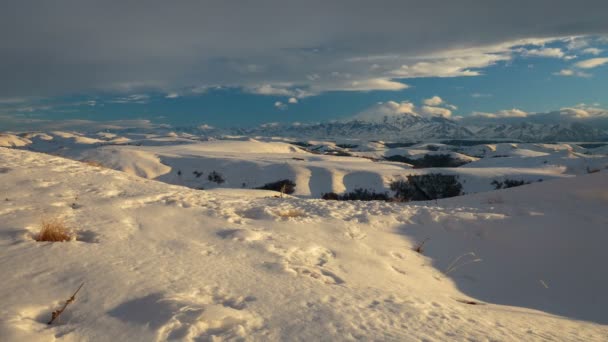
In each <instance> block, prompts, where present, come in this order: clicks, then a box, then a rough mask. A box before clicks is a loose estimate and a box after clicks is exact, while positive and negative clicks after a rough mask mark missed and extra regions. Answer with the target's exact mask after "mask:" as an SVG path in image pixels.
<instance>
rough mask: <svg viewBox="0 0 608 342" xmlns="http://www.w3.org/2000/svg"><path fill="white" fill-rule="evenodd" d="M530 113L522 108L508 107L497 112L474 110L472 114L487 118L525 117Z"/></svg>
mask: <svg viewBox="0 0 608 342" xmlns="http://www.w3.org/2000/svg"><path fill="white" fill-rule="evenodd" d="M528 115H529V114H528V113H526V112H524V111H523V110H520V109H516V108H513V109H507V110H501V111H498V112H496V113H484V112H474V113H473V114H472V116H473V117H478V118H486V119H501V118H525V117H527V116H528Z"/></svg>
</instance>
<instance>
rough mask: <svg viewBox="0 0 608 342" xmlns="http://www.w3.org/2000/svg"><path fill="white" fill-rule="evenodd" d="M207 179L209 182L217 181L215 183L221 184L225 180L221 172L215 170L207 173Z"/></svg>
mask: <svg viewBox="0 0 608 342" xmlns="http://www.w3.org/2000/svg"><path fill="white" fill-rule="evenodd" d="M207 179H208V180H209V181H210V182H213V183H217V184H222V183H224V182H225V181H226V180H225V179H224V177H222V174H221V173H219V172H216V171H211V173H209V175H208V176H207Z"/></svg>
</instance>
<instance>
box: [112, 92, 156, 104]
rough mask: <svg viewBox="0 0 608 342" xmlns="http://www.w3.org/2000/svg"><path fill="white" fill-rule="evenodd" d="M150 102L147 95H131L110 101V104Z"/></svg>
mask: <svg viewBox="0 0 608 342" xmlns="http://www.w3.org/2000/svg"><path fill="white" fill-rule="evenodd" d="M149 100H150V95H147V94H133V95H128V96H124V97H117V98H114V99H112V100H110V101H109V102H110V103H137V104H146V103H148V101H149Z"/></svg>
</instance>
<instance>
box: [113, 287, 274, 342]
mask: <svg viewBox="0 0 608 342" xmlns="http://www.w3.org/2000/svg"><path fill="white" fill-rule="evenodd" d="M255 300H256V299H255V297H252V296H247V297H233V296H230V295H227V294H226V293H225V292H224V291H222V290H221V289H217V288H216V289H212V290H208V289H207V290H203V291H193V292H191V293H179V294H174V295H167V294H163V293H153V294H150V295H147V296H144V297H141V298H136V299H133V300H130V301H127V302H124V303H123V304H121V305H119V306H117V307H116V308H114V309H113V310H111V311H110V312H109V314H110V316H112V317H114V318H117V319H119V320H122V321H125V322H128V323H131V324H140V325H142V326H147V327H148V328H149V329H151V330H153V331H154V332H155V333H156V338H157V341H173V340H179V341H201V340H205V341H207V340H213V341H215V340H216V339H220V340H226V339H227V340H234V339H243V338H245V337H246V336H247V335H248V334H249V333H250V332H251V331H255V330H258V329H260V328H261V327H262V325H263V320H262V319H261V318H260V317H258V316H257V315H256V314H254V313H251V312H249V311H248V310H246V308H247V305H248V303H251V302H253V301H255Z"/></svg>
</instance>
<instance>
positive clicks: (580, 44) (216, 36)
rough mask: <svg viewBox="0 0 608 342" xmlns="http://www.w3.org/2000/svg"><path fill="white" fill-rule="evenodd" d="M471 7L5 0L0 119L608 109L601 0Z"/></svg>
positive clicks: (244, 121) (249, 118)
mask: <svg viewBox="0 0 608 342" xmlns="http://www.w3.org/2000/svg"><path fill="white" fill-rule="evenodd" d="M467 1H468V2H469V3H470V4H469V5H470V6H468V7H466V6H465V7H464V8H463V6H459V5H456V4H453V3H451V2H445V1H439V0H433V1H426V2H420V1H417V0H411V1H391V0H387V1H384V2H385V5H389V4H390V5H391V6H388V7H386V8H384V7H382V6H371V3H370V2H366V1H363V0H354V1H349V2H348V3H349V4H350V6H349V7H348V8H345V7H343V6H338V5H337V3H336V4H334V3H332V4H331V5H328V4H326V3H325V2H322V1H308V2H298V1H294V2H293V4H292V5H293V6H292V7H290V8H289V11H288V10H287V9H282V8H279V7H278V4H279V2H276V3H275V1H274V0H268V1H264V3H267V5H268V6H267V7H265V6H262V5H259V4H258V5H255V4H241V3H238V2H232V1H224V2H217V3H215V2H214V3H215V5H214V6H213V7H209V3H210V2H203V3H189V4H188V5H183V4H180V5H178V6H174V7H170V6H171V5H170V4H167V3H166V2H162V1H158V2H157V1H152V3H154V4H155V6H149V7H143V8H142V7H138V6H131V5H130V4H129V5H124V6H123V5H121V6H111V5H110V4H109V3H107V4H98V6H99V7H98V8H96V10H95V11H91V8H90V7H88V6H86V4H67V3H63V2H61V3H60V4H59V5H57V6H46V5H40V4H39V5H38V6H35V7H28V6H29V5H27V4H23V3H22V2H15V3H14V4H12V6H13V7H14V8H13V11H11V12H10V13H9V12H6V13H9V14H10V15H9V14H0V20H2V21H3V22H5V25H6V26H7V27H9V28H10V27H12V28H13V29H12V30H3V31H2V32H1V33H0V38H2V40H3V41H5V42H6V43H5V44H4V45H2V46H0V71H1V72H2V74H3V75H5V77H3V78H2V79H1V80H0V125H4V126H5V127H9V126H10V124H11V123H15V122H22V123H23V122H28V121H32V120H33V121H45V120H48V121H59V120H93V121H119V120H134V119H144V120H150V121H152V122H155V123H167V124H171V125H174V126H189V125H200V124H209V125H212V126H218V127H234V126H240V127H246V126H252V125H258V124H262V123H268V122H319V121H328V120H334V119H347V118H349V117H353V116H355V115H357V114H358V113H361V112H369V111H373V110H374V108H377V107H378V106H379V103H399V104H405V105H402V106H393V107H392V108H398V109H395V110H396V111H398V114H403V113H406V112H412V113H416V114H419V115H431V116H432V115H441V116H445V117H449V118H452V119H456V120H458V119H459V118H460V117H471V116H479V117H481V116H483V117H486V118H490V117H493V116H497V117H502V116H512V115H516V116H520V117H522V116H523V117H525V115H531V114H533V113H542V112H550V111H556V110H560V109H562V108H575V107H576V108H578V109H579V110H586V111H587V112H586V113H587V114H585V115H591V114H589V113H593V114H592V115H603V116H608V114H607V113H608V111H606V110H603V109H602V108H606V107H608V95H607V94H608V91H607V90H608V38H607V37H608V24H606V21H605V18H604V16H603V15H601V13H605V12H603V11H602V9H603V8H604V7H608V6H607V5H606V2H602V1H595V0H589V3H587V6H584V7H583V6H577V5H575V4H572V3H571V2H569V1H565V0H564V1H562V0H557V1H544V0H542V1H538V2H535V3H534V4H530V3H527V2H525V1H524V2H522V4H526V6H525V11H524V10H523V7H521V6H520V7H518V2H519V0H517V1H514V2H512V3H509V4H506V3H504V2H500V1H493V0H492V1H481V0H467ZM211 2H213V1H211ZM337 2H340V1H337ZM110 3H111V1H110ZM421 3H424V4H425V6H420V4H421ZM273 4H274V5H277V7H272V6H271V5H273ZM295 4H298V5H297V6H296V5H295ZM414 5H416V6H414ZM520 5H521V4H520ZM606 9H607V10H608V8H606ZM298 11H299V12H298ZM296 12H297V13H296ZM218 18H223V19H222V20H220V19H218ZM310 18H315V19H314V20H311V19H310ZM161 19H162V21H161ZM429 21H431V22H432V24H431V23H430V22H429ZM109 22H112V25H108V23H109ZM463 22H466V23H467V25H462V23H463ZM9 31H10V32H9ZM11 32H18V34H14V33H11ZM433 97H435V100H434V101H428V99H431V98H433ZM380 106H381V105H380ZM384 109H385V110H386V108H384ZM514 109H516V110H517V111H513V110H514ZM588 109H592V110H588ZM522 113H523V114H522ZM577 115H578V114H577Z"/></svg>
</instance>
